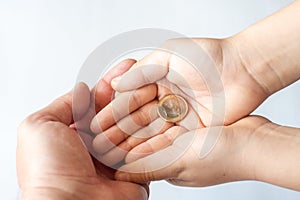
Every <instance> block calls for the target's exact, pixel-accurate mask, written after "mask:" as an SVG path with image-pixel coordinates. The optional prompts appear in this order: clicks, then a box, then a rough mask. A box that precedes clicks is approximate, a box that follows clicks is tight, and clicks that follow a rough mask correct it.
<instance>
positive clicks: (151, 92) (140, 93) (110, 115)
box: [90, 84, 157, 134]
mask: <svg viewBox="0 0 300 200" xmlns="http://www.w3.org/2000/svg"><path fill="white" fill-rule="evenodd" d="M156 94H157V88H156V85H154V84H152V85H148V86H145V87H143V88H140V89H138V90H135V91H129V92H124V93H121V94H119V95H118V97H117V98H115V99H114V100H113V101H112V102H111V103H110V104H108V105H107V106H106V107H105V108H103V109H102V110H101V111H100V112H99V113H98V114H97V115H96V116H95V117H94V118H93V120H92V122H91V126H90V128H91V130H92V131H93V132H94V133H95V134H98V133H101V132H102V131H104V130H106V129H108V128H109V127H111V126H112V125H114V124H115V123H116V122H117V121H119V120H120V119H122V118H124V117H125V116H126V115H128V114H130V113H131V112H133V111H135V110H136V109H138V108H140V107H142V106H143V105H145V104H146V103H148V102H150V101H152V100H153V99H154V98H155V97H156Z"/></svg>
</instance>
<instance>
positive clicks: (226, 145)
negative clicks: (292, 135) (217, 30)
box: [91, 39, 270, 186]
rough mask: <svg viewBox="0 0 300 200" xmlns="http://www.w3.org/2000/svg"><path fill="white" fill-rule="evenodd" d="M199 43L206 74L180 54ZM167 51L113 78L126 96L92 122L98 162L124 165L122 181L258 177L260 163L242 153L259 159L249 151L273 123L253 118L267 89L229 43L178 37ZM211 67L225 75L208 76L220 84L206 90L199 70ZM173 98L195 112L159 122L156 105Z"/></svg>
mask: <svg viewBox="0 0 300 200" xmlns="http://www.w3.org/2000/svg"><path fill="white" fill-rule="evenodd" d="M195 43H196V44H197V45H198V46H199V47H200V48H201V49H202V50H200V51H199V50H198V52H197V54H196V55H188V57H194V56H198V57H199V60H200V62H199V63H197V64H198V65H199V66H204V67H203V68H201V69H200V70H202V71H200V70H199V71H197V68H195V67H194V66H192V65H191V64H190V63H188V62H187V61H185V60H183V59H182V58H180V57H179V56H177V55H176V54H175V53H174V51H175V52H176V49H192V45H194V44H195ZM162 48H163V49H165V50H168V51H165V50H164V51H162V50H157V51H154V52H153V53H151V54H150V55H148V56H146V57H145V58H143V59H142V60H140V61H138V62H137V63H135V64H134V65H133V66H132V67H131V69H130V70H129V71H128V72H126V73H125V74H123V75H122V76H120V77H117V78H115V79H113V80H112V82H111V85H112V87H113V88H114V89H115V90H116V91H117V92H120V93H119V94H118V95H117V96H116V98H115V99H114V100H113V101H112V102H111V103H110V104H108V105H107V106H106V107H105V108H103V109H102V110H101V111H100V112H99V113H98V114H97V115H96V116H95V117H94V119H93V120H92V123H91V130H92V131H93V132H94V133H95V134H97V135H96V137H95V138H94V140H93V147H94V150H95V151H96V152H97V153H98V154H99V155H100V156H99V159H100V161H101V162H103V163H105V164H106V165H108V166H114V165H116V164H118V163H119V162H123V160H125V163H126V164H125V165H124V166H122V167H121V168H120V169H119V171H118V172H117V174H116V178H117V179H119V180H125V181H132V182H137V183H146V182H148V181H152V180H161V179H166V180H168V181H169V182H171V183H172V184H176V185H184V186H207V185H214V184H218V183H224V182H228V181H234V180H242V179H245V178H246V179H254V174H255V171H254V163H251V161H250V162H249V160H251V159H249V158H248V159H247V160H246V159H245V155H244V154H245V152H246V151H249V155H251V154H252V155H253V154H254V152H255V151H252V150H254V149H255V145H258V144H255V145H254V146H253V147H251V149H247V147H246V146H247V144H248V142H249V141H248V140H247V138H250V137H252V136H253V135H255V134H257V133H256V130H257V129H258V128H259V127H262V126H266V125H267V124H269V123H270V122H269V121H268V120H266V119H265V118H263V117H259V116H248V115H249V114H250V113H251V112H252V111H253V110H254V109H255V108H257V107H258V106H259V105H260V104H261V103H262V102H263V101H264V100H265V99H266V98H267V97H268V96H269V95H270V93H269V92H268V91H267V90H266V89H265V88H264V87H263V85H264V84H263V83H258V82H257V81H255V77H253V76H252V74H250V73H249V71H248V69H247V67H248V66H244V63H243V62H242V59H241V57H240V55H239V52H238V51H236V49H235V48H234V43H233V41H230V40H229V39H227V40H214V39H194V40H193V42H192V43H191V39H173V40H169V41H167V42H166V43H165V44H164V45H163V46H162ZM172 52H173V53H172ZM199 52H200V54H199ZM191 53H192V54H195V53H196V52H195V51H191ZM213 70H217V72H218V74H217V75H219V76H213V75H211V77H208V78H209V79H210V81H212V83H215V84H212V85H208V84H207V80H205V78H203V77H206V76H204V75H203V74H201V73H202V72H203V73H205V71H207V72H210V71H213ZM207 72H206V73H207ZM206 75H207V74H206ZM218 78H219V79H220V80H219V81H220V82H221V83H222V84H223V85H222V86H223V87H220V86H218V84H217V82H218V80H217V79H218ZM213 87H214V88H213ZM168 94H177V95H180V96H182V97H184V98H185V99H186V100H187V102H188V106H189V111H188V114H187V116H186V117H185V118H184V119H183V120H182V121H179V122H177V123H170V122H165V121H164V120H162V119H161V118H160V117H158V115H157V113H156V104H157V102H158V101H159V100H160V99H162V98H163V97H164V96H166V95H168ZM214 101H215V102H217V103H213V102H214ZM222 103H224V105H223V106H224V109H225V110H224V111H223V112H224V115H222V105H220V104H222ZM247 116H248V117H247ZM223 125H226V126H223ZM209 140H213V141H209ZM209 143H210V144H209ZM205 145H206V146H207V145H208V147H205ZM246 149H247V150H246ZM253 156H254V155H253ZM246 162H247V163H246ZM241 169H242V170H243V171H244V172H243V174H241V173H239V171H240V170H241Z"/></svg>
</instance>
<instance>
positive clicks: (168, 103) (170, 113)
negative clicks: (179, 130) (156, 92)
mask: <svg viewBox="0 0 300 200" xmlns="http://www.w3.org/2000/svg"><path fill="white" fill-rule="evenodd" d="M187 112H188V104H187V102H186V101H185V99H184V98H182V97H181V96H179V95H175V94H170V95H167V96H165V97H164V98H162V99H161V100H160V101H159V102H158V106H157V113H158V115H159V116H160V117H161V118H162V119H163V120H165V121H167V122H173V123H175V122H179V121H181V120H182V119H183V118H184V117H185V116H186V114H187Z"/></svg>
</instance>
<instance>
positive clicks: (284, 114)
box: [0, 0, 300, 200]
mask: <svg viewBox="0 0 300 200" xmlns="http://www.w3.org/2000/svg"><path fill="white" fill-rule="evenodd" d="M290 2H291V0H288V1H286V0H248V1H243V0H226V1H222V0H219V1H217V0H184V1H183V0H182V1H179V0H177V1H175V0H168V1H161V0H151V1H139V0H134V1H130V0H127V1H124V0H123V1H122V0H120V1H115V0H114V1H95V0H89V1H87V0H86V1H84V0H76V1H75V0H73V1H71V0H69V1H64V0H60V1H59V0H51V1H50V0H49V1H38V0H36V1H32V0H28V1H8V0H0V91H1V98H0V113H1V115H0V124H1V130H2V131H1V134H2V137H1V140H0V159H1V165H0V199H4V200H6V199H17V198H18V191H19V189H18V186H17V181H16V173H15V147H16V130H17V126H18V124H19V123H20V121H21V120H22V119H23V118H25V117H26V116H27V115H28V114H29V113H31V112H33V111H35V110H37V109H39V108H41V107H43V106H45V105H46V104H48V103H49V102H50V101H52V100H53V99H54V98H55V97H57V96H60V95H61V94H63V93H65V92H66V91H68V90H69V89H70V88H71V87H72V86H73V85H74V83H75V80H76V76H77V73H78V71H79V69H80V67H81V64H82V63H83V62H84V60H85V58H86V57H87V56H88V55H89V53H91V52H92V51H93V49H94V48H96V47H97V46H98V45H100V44H101V43H102V42H103V41H105V40H107V39H109V38H111V37H112V36H114V35H116V34H119V33H122V32H124V31H130V30H133V29H137V28H146V27H150V28H164V29H170V30H174V31H176V32H179V33H182V34H184V35H187V36H191V37H226V36H230V35H232V34H235V33H237V32H239V31H241V30H243V29H244V28H246V27H247V26H249V25H250V24H252V23H254V22H256V21H258V20H260V19H262V18H264V17H265V16H267V15H269V14H271V13H273V12H275V11H276V10H278V9H280V8H282V7H284V6H285V5H287V4H288V3H290ZM274 31H276V30H274ZM299 86H300V83H299V82H297V83H296V84H294V85H292V86H291V87H289V88H286V89H285V90H283V91H281V92H279V93H277V94H275V95H274V96H272V97H271V98H270V99H268V100H267V101H266V102H265V103H264V104H263V105H262V106H261V107H260V108H259V109H258V110H257V111H256V113H257V114H262V115H264V116H266V117H268V118H269V119H271V120H273V121H274V122H277V123H280V124H284V125H291V126H297V127H300V120H299V119H300V118H299V113H300V106H299V102H300V95H299ZM297 104H298V105H297ZM199 173H201V172H199ZM291 173H292V172H291ZM150 199H173V200H179V199H203V200H204V199H209V200H211V199H228V200H229V199H230V200H234V199H249V200H250V199H272V200H277V199H278V200H279V199H286V200H292V199H300V193H298V192H294V191H290V190H286V189H282V188H279V187H275V186H271V185H268V184H265V183H258V182H239V183H230V184H224V185H220V186H213V187H208V188H179V187H174V186H171V185H169V184H167V183H165V182H156V183H153V184H152V185H151V197H150Z"/></svg>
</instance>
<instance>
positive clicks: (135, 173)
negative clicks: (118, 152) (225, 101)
mask: <svg viewBox="0 0 300 200" xmlns="http://www.w3.org/2000/svg"><path fill="white" fill-rule="evenodd" d="M268 126H270V127H272V126H275V125H272V123H271V122H270V121H268V120H267V119H265V118H263V117H259V116H248V117H245V118H243V119H241V120H239V121H237V122H235V123H233V124H231V125H229V126H214V127H209V128H202V129H197V130H194V131H190V132H188V133H185V134H184V135H181V136H179V137H177V138H176V139H175V138H174V139H173V141H172V144H171V145H170V146H168V147H167V148H164V149H161V148H159V143H160V142H163V141H160V140H155V141H154V140H153V139H150V140H148V141H147V143H148V145H150V146H152V147H158V148H156V149H155V148H153V149H152V154H151V155H149V156H146V157H144V158H141V159H139V160H136V161H134V162H131V163H128V164H125V165H123V166H122V167H121V168H120V169H119V171H118V172H117V174H116V178H117V179H118V180H122V181H131V182H136V183H146V182H148V181H154V180H167V181H168V182H170V183H171V184H174V185H178V186H192V187H195V186H210V185H216V184H221V183H225V182H232V181H240V180H256V179H258V178H260V177H259V176H258V175H260V174H257V173H258V172H259V171H261V170H262V168H263V166H260V164H259V163H256V162H257V161H258V160H260V159H261V157H262V156H261V155H260V154H261V152H260V150H261V149H262V147H261V144H262V142H263V141H264V137H265V135H264V134H262V132H261V131H260V130H262V129H264V128H265V127H268ZM219 132H221V133H222V134H221V135H220V138H219V140H218V142H217V143H216V145H215V147H214V148H213V149H212V151H211V152H210V153H209V154H208V155H207V156H206V157H204V158H200V157H199V152H200V151H201V148H204V147H203V146H204V145H205V142H204V141H205V137H207V135H208V134H219ZM190 140H192V143H191V145H190V146H189V147H188V148H186V149H185V151H184V152H183V153H182V154H181V155H180V156H173V155H176V152H182V151H183V147H184V148H185V146H186V144H185V143H186V142H187V141H190ZM144 144H145V143H144ZM144 144H142V145H144ZM269 145H270V144H269ZM169 157H172V159H173V162H172V163H171V164H169V165H165V164H164V162H165V160H166V159H168V158H169ZM162 166H163V167H162ZM257 176H258V177H257Z"/></svg>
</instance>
